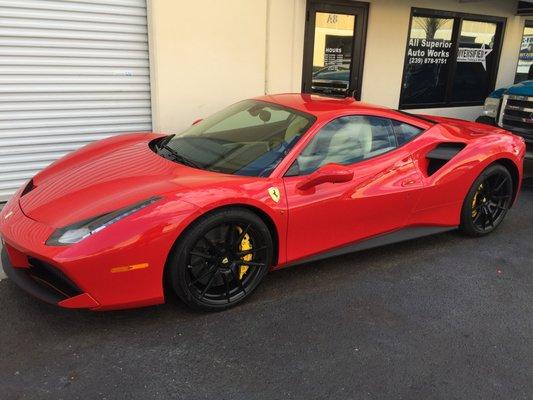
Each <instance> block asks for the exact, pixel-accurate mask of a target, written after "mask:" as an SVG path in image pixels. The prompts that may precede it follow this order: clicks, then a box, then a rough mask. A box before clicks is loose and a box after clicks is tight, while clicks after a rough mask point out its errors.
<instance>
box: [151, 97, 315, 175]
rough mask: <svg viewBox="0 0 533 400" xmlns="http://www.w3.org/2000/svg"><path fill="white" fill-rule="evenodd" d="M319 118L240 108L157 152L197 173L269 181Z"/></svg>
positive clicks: (250, 103)
mask: <svg viewBox="0 0 533 400" xmlns="http://www.w3.org/2000/svg"><path fill="white" fill-rule="evenodd" d="M314 121H315V118H314V117H313V116H310V115H308V114H304V113H300V112H298V111H295V110H292V109H290V108H285V107H282V106H279V105H276V104H271V103H267V102H262V101H256V100H246V101H242V102H240V103H237V104H234V105H232V106H230V107H228V108H226V109H224V110H222V111H220V112H218V113H216V114H214V115H212V116H211V117H209V118H207V119H205V120H203V121H201V122H199V123H198V124H196V125H193V126H191V127H190V128H188V129H187V130H185V131H184V132H182V133H179V134H177V135H175V136H173V137H172V138H171V139H170V140H168V139H167V140H165V139H163V142H161V143H163V144H162V145H160V146H158V145H157V144H156V149H157V152H158V153H159V154H161V155H162V156H165V157H168V158H170V159H173V160H175V161H176V162H181V163H183V164H187V165H190V166H193V167H196V168H201V169H206V170H210V171H216V172H222V173H226V174H235V175H246V176H269V175H270V173H271V172H272V171H273V170H274V168H276V166H277V165H278V164H279V162H280V161H281V160H282V159H283V158H284V157H285V155H286V154H287V153H288V152H289V150H290V149H291V148H292V147H293V146H294V145H295V144H296V142H298V140H299V139H300V138H301V137H302V135H303V134H304V133H305V132H306V131H307V130H308V129H309V127H310V126H311V125H312V124H313V123H314Z"/></svg>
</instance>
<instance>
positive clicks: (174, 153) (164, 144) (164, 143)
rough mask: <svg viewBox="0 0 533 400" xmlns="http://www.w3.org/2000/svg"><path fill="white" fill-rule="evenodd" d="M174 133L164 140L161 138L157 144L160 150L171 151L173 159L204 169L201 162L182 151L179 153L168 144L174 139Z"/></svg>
mask: <svg viewBox="0 0 533 400" xmlns="http://www.w3.org/2000/svg"><path fill="white" fill-rule="evenodd" d="M173 137H174V135H170V136H167V137H166V138H164V139H163V140H161V141H160V142H159V143H157V144H156V146H157V149H158V150H163V149H164V150H166V151H168V152H169V153H170V156H171V157H172V160H173V161H177V162H179V163H180V164H185V165H188V166H189V167H193V168H197V169H203V168H202V167H201V166H200V164H197V163H196V162H195V161H193V160H191V159H189V158H187V157H185V156H182V155H181V154H180V153H178V152H177V151H176V150H174V149H173V148H172V147H170V146H169V145H168V143H169V142H170V141H171V140H172V138H173Z"/></svg>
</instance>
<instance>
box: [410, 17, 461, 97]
mask: <svg viewBox="0 0 533 400" xmlns="http://www.w3.org/2000/svg"><path fill="white" fill-rule="evenodd" d="M452 29H453V19H450V18H436V17H413V20H412V24H411V35H410V37H409V44H408V49H407V56H406V59H405V63H406V64H407V65H406V69H405V74H404V81H403V85H402V102H404V103H406V104H427V103H440V102H443V101H444V98H445V95H446V84H447V81H448V73H449V70H450V56H451V48H452V44H453V43H452Z"/></svg>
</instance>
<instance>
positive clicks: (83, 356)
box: [0, 188, 533, 400]
mask: <svg viewBox="0 0 533 400" xmlns="http://www.w3.org/2000/svg"><path fill="white" fill-rule="evenodd" d="M532 238H533V188H528V189H526V190H524V192H523V193H522V195H521V198H520V200H519V203H518V204H517V206H516V207H515V208H513V209H512V210H511V211H510V213H509V215H508V217H507V219H506V221H505V222H504V224H503V225H502V226H501V227H500V228H499V229H498V230H497V231H496V232H494V233H493V234H492V235H490V236H488V237H484V238H480V239H472V238H467V237H463V236H461V235H460V234H459V233H456V232H450V233H446V234H441V235H437V236H433V237H429V238H423V239H418V240H414V241H410V242H406V243H401V244H396V245H391V246H387V247H384V248H380V249H374V250H368V251H364V252H360V253H355V254H351V255H347V256H342V257H337V258H334V259H329V260H324V261H320V262H315V263H312V264H308V265H302V266H298V267H294V268H290V269H286V270H282V271H278V272H274V273H271V274H270V275H269V276H267V278H266V280H265V282H264V283H263V284H262V286H261V287H260V288H259V289H258V291H257V292H256V293H255V295H254V296H253V297H252V298H251V299H250V301H248V302H246V303H245V304H243V305H241V306H239V307H237V308H235V309H232V310H229V311H225V312H221V313H215V314H202V313H195V312H191V311H189V310H187V309H186V308H185V307H184V306H183V305H181V304H180V303H179V302H177V301H174V302H172V303H171V304H167V305H163V306H157V307H149V308H144V309H139V310H131V311H120V312H107V313H94V312H88V311H68V310H61V309H58V308H55V307H52V306H48V305H46V304H42V303H40V302H39V301H37V300H35V299H33V298H30V297H29V296H27V295H26V294H25V293H22V292H21V291H20V290H19V289H17V288H16V287H15V286H14V285H13V284H12V283H11V282H10V281H9V279H5V280H2V281H0V327H1V330H2V331H1V335H0V360H1V362H0V385H1V392H0V398H2V399H187V400H193V399H217V400H218V399H246V400H250V399H306V400H309V399H446V400H448V399H469V400H472V399H506V400H507V399H531V398H533V361H532V360H533V240H532Z"/></svg>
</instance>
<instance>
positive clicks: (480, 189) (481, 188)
mask: <svg viewBox="0 0 533 400" xmlns="http://www.w3.org/2000/svg"><path fill="white" fill-rule="evenodd" d="M482 190H483V184H481V185H479V187H478V188H477V191H476V194H474V199H473V200H472V218H475V217H476V215H477V199H478V197H479V196H480V195H481V191H482Z"/></svg>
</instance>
